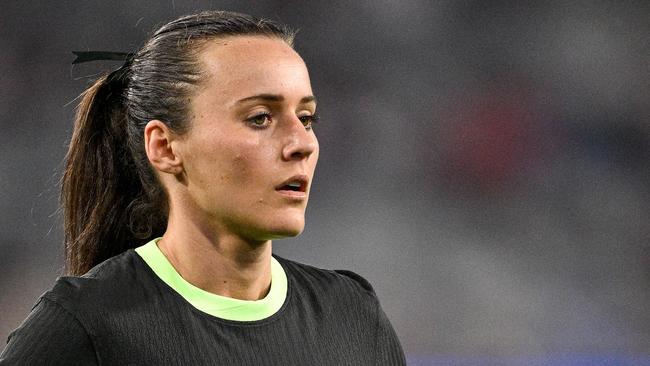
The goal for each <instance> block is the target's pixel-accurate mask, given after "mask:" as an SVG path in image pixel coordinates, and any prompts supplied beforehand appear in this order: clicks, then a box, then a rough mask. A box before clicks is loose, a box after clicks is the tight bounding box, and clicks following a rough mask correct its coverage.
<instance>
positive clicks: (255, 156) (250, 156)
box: [224, 139, 273, 191]
mask: <svg viewBox="0 0 650 366" xmlns="http://www.w3.org/2000/svg"><path fill="white" fill-rule="evenodd" d="M224 147H225V148H226V149H225V150H226V151H224V157H225V158H226V160H225V161H224V163H226V164H227V165H228V168H227V172H224V173H225V174H226V175H227V177H228V180H229V181H230V183H232V184H234V185H236V186H237V187H238V189H240V190H242V191H251V190H253V189H254V187H256V186H260V184H265V183H267V181H268V177H267V174H268V173H269V170H270V168H271V162H272V161H273V159H272V156H273V152H272V149H271V148H269V147H268V145H266V144H261V143H260V142H259V141H258V140H256V139H251V140H244V141H241V140H240V141H238V142H237V143H233V142H231V143H230V144H229V145H228V146H224ZM268 183H269V184H270V182H268Z"/></svg>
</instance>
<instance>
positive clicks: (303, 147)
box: [282, 116, 318, 161]
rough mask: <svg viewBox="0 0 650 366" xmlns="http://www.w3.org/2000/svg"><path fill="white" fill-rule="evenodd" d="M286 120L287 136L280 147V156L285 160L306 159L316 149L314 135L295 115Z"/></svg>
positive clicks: (316, 141) (316, 144) (316, 142)
mask: <svg viewBox="0 0 650 366" xmlns="http://www.w3.org/2000/svg"><path fill="white" fill-rule="evenodd" d="M288 122H289V123H287V125H288V127H287V130H288V136H287V139H286V142H285V144H284V146H283V148H282V158H283V159H284V160H287V161H290V160H302V159H307V158H308V157H309V156H310V155H311V154H313V153H314V152H315V151H316V150H317V149H318V140H317V139H316V135H314V133H313V132H312V131H311V130H308V129H306V128H305V126H304V125H303V124H302V121H301V120H300V119H298V117H296V116H293V117H291V119H290V120H289V121H288Z"/></svg>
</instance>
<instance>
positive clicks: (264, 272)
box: [158, 211, 272, 300]
mask: <svg viewBox="0 0 650 366" xmlns="http://www.w3.org/2000/svg"><path fill="white" fill-rule="evenodd" d="M176 217H177V216H174V215H172V212H171V211H170V215H169V222H168V225H167V231H166V232H165V234H164V235H163V237H162V239H160V240H159V241H158V247H159V248H160V250H161V251H162V253H163V254H164V255H165V257H167V259H168V260H169V262H170V263H171V264H172V265H173V266H174V268H175V269H176V271H177V272H178V273H179V274H180V275H181V276H182V277H183V278H184V279H185V280H186V281H188V282H189V283H191V284H192V285H194V286H196V287H198V288H200V289H202V290H205V291H208V292H211V293H214V294H217V295H221V296H226V297H230V298H235V299H241V300H259V299H262V298H264V297H265V296H266V295H267V294H268V292H269V289H270V287H271V246H272V243H271V241H270V240H267V241H264V242H251V241H246V240H244V239H242V238H241V236H238V235H235V234H228V233H227V232H226V231H225V230H223V229H221V230H214V229H213V230H206V229H205V228H204V227H201V225H200V224H201V222H200V220H192V219H189V218H186V219H183V220H182V222H181V221H179V220H178V219H177V218H176ZM181 217H182V216H181Z"/></svg>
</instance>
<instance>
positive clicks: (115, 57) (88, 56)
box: [72, 51, 135, 64]
mask: <svg viewBox="0 0 650 366" xmlns="http://www.w3.org/2000/svg"><path fill="white" fill-rule="evenodd" d="M72 53H74V54H75V56H77V58H76V59H74V61H72V64H80V63H83V62H90V61H124V62H128V61H130V60H131V58H133V56H134V55H135V54H134V53H126V52H107V51H87V52H84V51H72Z"/></svg>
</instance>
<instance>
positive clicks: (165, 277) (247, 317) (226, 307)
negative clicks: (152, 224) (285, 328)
mask: <svg viewBox="0 0 650 366" xmlns="http://www.w3.org/2000/svg"><path fill="white" fill-rule="evenodd" d="M160 239H161V238H155V239H153V240H151V241H150V242H148V243H147V244H145V245H143V246H141V247H138V248H136V249H135V251H136V253H138V254H139V255H140V257H142V259H143V260H144V261H145V262H146V263H147V265H149V267H151V269H152V270H153V271H154V273H155V274H156V275H157V276H158V277H159V278H160V279H161V280H162V281H163V282H165V283H166V284H167V285H169V287H171V288H172V289H174V291H176V292H178V294H179V295H181V296H182V297H183V298H185V300H187V301H188V302H189V303H190V304H191V305H192V306H194V307H195V308H197V309H198V310H200V311H202V312H204V313H208V314H210V315H212V316H216V317H218V318H222V319H227V320H237V321H254V320H262V319H264V318H268V317H269V316H271V315H273V314H275V313H276V312H277V311H278V310H280V308H281V307H282V304H284V300H285V298H286V297H287V275H286V273H285V272H284V269H283V268H282V265H281V264H280V263H279V262H278V261H277V260H276V259H275V258H273V257H271V289H270V290H269V293H268V294H267V295H266V297H265V298H263V299H260V300H239V299H233V298H230V297H226V296H220V295H216V294H213V293H211V292H207V291H205V290H202V289H200V288H198V287H196V286H194V285H192V284H191V283H189V282H187V281H186V280H185V279H184V278H183V277H181V275H180V274H179V273H178V272H176V269H175V268H174V267H173V266H172V264H171V263H169V260H168V259H167V257H165V255H164V254H163V253H162V252H161V251H160V249H159V248H158V240H160Z"/></svg>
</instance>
